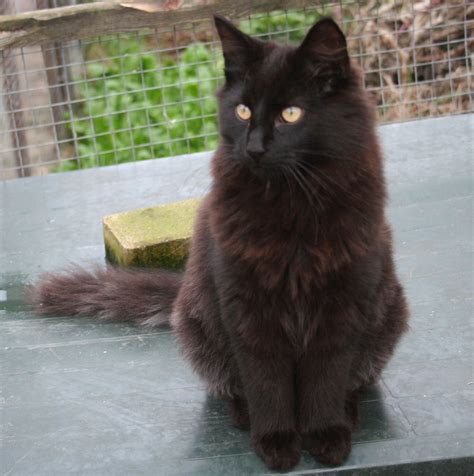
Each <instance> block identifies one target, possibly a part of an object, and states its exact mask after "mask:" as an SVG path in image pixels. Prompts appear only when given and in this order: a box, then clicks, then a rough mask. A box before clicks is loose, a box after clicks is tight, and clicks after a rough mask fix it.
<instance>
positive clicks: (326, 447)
mask: <svg viewBox="0 0 474 476" xmlns="http://www.w3.org/2000/svg"><path fill="white" fill-rule="evenodd" d="M351 359H352V354H351V352H349V351H347V350H346V349H344V348H343V347H338V348H331V346H324V347H322V348H319V349H318V348H317V347H313V348H309V349H308V350H307V352H306V353H305V355H304V356H303V357H302V358H301V360H300V361H299V362H298V366H297V388H298V390H297V395H298V403H297V408H298V427H299V430H300V432H301V435H302V437H303V444H304V447H305V448H306V449H307V450H308V451H309V452H310V453H311V454H312V455H313V456H314V458H316V459H317V460H318V461H319V462H321V463H323V464H327V465H333V466H334V465H339V464H341V463H343V462H344V460H345V459H346V458H347V457H348V456H349V454H350V451H351V439H352V426H353V425H352V424H351V422H350V420H349V418H348V414H347V409H346V397H347V384H348V374H349V370H350V364H351Z"/></svg>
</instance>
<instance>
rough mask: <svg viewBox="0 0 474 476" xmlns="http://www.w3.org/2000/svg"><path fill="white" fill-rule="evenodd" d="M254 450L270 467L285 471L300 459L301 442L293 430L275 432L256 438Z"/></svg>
mask: <svg viewBox="0 0 474 476" xmlns="http://www.w3.org/2000/svg"><path fill="white" fill-rule="evenodd" d="M254 447H255V452H256V453H257V455H258V456H260V458H262V459H263V461H264V462H265V464H266V465H267V466H268V468H270V469H275V470H280V471H286V470H288V469H291V468H293V466H296V465H297V464H298V462H299V460H300V455H301V442H300V438H299V436H298V434H297V433H296V432H295V431H285V432H276V433H271V434H269V435H265V436H262V437H260V438H257V439H256V440H255V441H254Z"/></svg>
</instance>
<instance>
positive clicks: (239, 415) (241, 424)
mask: <svg viewBox="0 0 474 476" xmlns="http://www.w3.org/2000/svg"><path fill="white" fill-rule="evenodd" d="M231 417H232V424H233V425H234V426H235V427H236V428H238V429H239V430H244V431H249V430H250V416H249V409H248V405H247V402H246V401H245V400H243V399H241V398H234V399H233V400H232V401H231Z"/></svg>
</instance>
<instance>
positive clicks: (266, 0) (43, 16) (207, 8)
mask: <svg viewBox="0 0 474 476" xmlns="http://www.w3.org/2000/svg"><path fill="white" fill-rule="evenodd" d="M318 3H320V2H319V1H315V0H260V1H258V2H257V1H254V0H240V1H238V2H236V1H235V0H214V1H210V2H208V3H207V4H204V5H203V4H202V0H179V1H171V0H164V1H163V0H155V1H148V2H146V4H145V3H144V2H143V1H142V2H137V1H133V0H132V1H130V0H129V1H128V2H127V1H125V2H123V3H118V2H97V3H93V4H85V5H74V6H69V7H60V8H54V9H49V10H37V11H33V12H26V13H21V14H18V15H5V16H0V49H4V48H17V47H22V46H27V45H38V44H40V45H42V44H46V43H51V42H62V41H65V40H78V39H82V38H87V37H90V36H99V35H106V34H110V33H121V32H129V31H137V30H140V29H143V28H158V27H163V26H170V25H173V24H176V23H182V22H186V21H200V20H208V19H209V18H210V17H211V16H212V15H213V14H215V13H218V14H220V15H225V16H228V17H230V18H234V19H238V18H243V17H245V16H248V15H249V14H251V13H255V12H267V11H272V10H278V9H283V8H285V9H287V8H303V7H305V6H309V5H315V4H316V5H317V4H318ZM143 9H146V10H153V12H147V11H143Z"/></svg>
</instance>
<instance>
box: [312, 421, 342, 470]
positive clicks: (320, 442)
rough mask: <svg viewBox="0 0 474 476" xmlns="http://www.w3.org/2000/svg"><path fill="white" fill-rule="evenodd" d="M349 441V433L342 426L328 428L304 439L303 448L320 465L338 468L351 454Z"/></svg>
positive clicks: (314, 432)
mask: <svg viewBox="0 0 474 476" xmlns="http://www.w3.org/2000/svg"><path fill="white" fill-rule="evenodd" d="M351 440H352V434H351V431H350V429H349V428H346V427H344V426H330V427H329V428H326V429H325V430H320V431H313V432H311V433H309V434H307V435H305V437H304V443H305V448H306V449H307V450H308V451H309V452H310V453H311V455H312V456H313V457H314V458H315V459H317V460H318V461H319V462H320V463H322V464H326V465H328V466H339V465H340V464H342V463H343V462H344V461H345V460H346V459H347V457H348V456H349V454H350V452H351V447H352V443H351Z"/></svg>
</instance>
